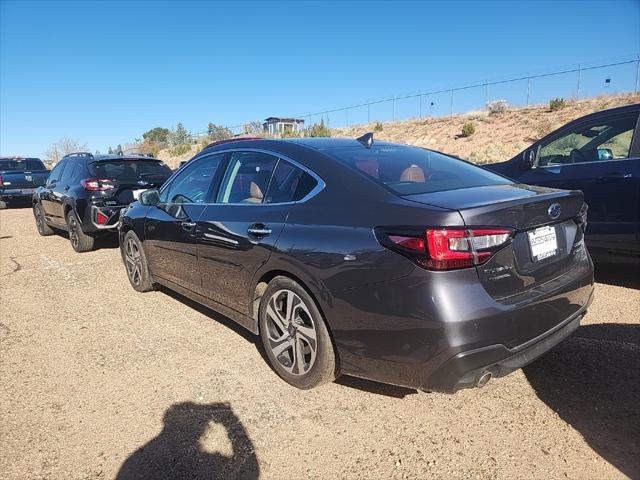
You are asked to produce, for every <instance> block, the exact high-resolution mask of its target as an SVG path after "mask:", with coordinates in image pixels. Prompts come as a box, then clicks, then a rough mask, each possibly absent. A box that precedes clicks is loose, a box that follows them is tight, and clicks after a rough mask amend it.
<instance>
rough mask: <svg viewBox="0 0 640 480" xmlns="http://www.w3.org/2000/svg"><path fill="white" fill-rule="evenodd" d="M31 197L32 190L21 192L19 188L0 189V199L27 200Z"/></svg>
mask: <svg viewBox="0 0 640 480" xmlns="http://www.w3.org/2000/svg"><path fill="white" fill-rule="evenodd" d="M32 198H33V192H30V193H29V192H26V193H23V192H22V191H20V189H15V190H0V200H2V201H4V202H7V201H12V200H13V201H20V202H29V201H31V199H32Z"/></svg>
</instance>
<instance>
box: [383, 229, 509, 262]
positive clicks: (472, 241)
mask: <svg viewBox="0 0 640 480" xmlns="http://www.w3.org/2000/svg"><path fill="white" fill-rule="evenodd" d="M376 233H377V234H378V238H379V240H380V241H381V243H382V244H383V245H384V246H386V247H388V248H391V249H392V250H395V251H397V252H398V253H401V254H402V255H404V256H406V257H409V258H411V259H412V260H413V261H414V262H415V263H416V264H417V265H418V266H420V267H422V268H427V269H430V270H452V269H456V268H466V267H472V266H475V265H481V264H483V263H485V262H486V261H487V260H489V258H491V256H492V255H493V254H494V253H495V252H497V251H498V250H500V249H501V248H502V247H504V246H505V245H507V244H508V243H509V242H510V241H511V238H512V236H513V230H512V229H510V228H489V229H487V228H477V229H476V228H471V229H460V228H439V229H428V230H426V231H424V232H420V233H417V234H414V233H408V234H406V235H400V234H398V232H397V231H394V232H393V233H391V232H385V231H384V229H383V230H378V229H377V230H376Z"/></svg>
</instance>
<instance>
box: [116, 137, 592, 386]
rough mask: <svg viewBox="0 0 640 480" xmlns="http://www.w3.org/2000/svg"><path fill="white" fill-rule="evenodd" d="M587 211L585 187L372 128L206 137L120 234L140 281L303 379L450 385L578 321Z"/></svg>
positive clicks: (289, 376) (499, 365)
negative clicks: (219, 323)
mask: <svg viewBox="0 0 640 480" xmlns="http://www.w3.org/2000/svg"><path fill="white" fill-rule="evenodd" d="M586 210H587V209H586V205H585V204H584V202H583V197H582V193H581V192H579V191H562V190H554V189H549V188H544V187H533V186H528V185H522V184H517V183H514V182H513V181H511V180H508V179H506V178H504V177H502V176H500V175H498V174H495V173H492V172H489V171H487V170H484V169H482V168H479V167H477V166H475V165H472V164H469V163H466V162H464V161H462V160H459V159H456V158H452V157H449V156H447V155H443V154H442V153H438V152H434V151H430V150H425V149H422V148H415V147H409V146H404V145H396V144H391V143H384V142H378V141H374V139H373V136H372V135H371V134H367V135H365V136H363V137H361V138H359V139H357V140H352V139H314V138H305V139H289V140H273V139H244V140H242V139H240V140H234V141H225V142H220V143H216V144H212V145H210V146H209V147H207V148H205V149H204V150H203V151H202V152H200V153H199V154H198V155H196V156H195V157H194V158H193V159H191V160H190V161H189V162H187V163H186V164H185V165H184V166H182V167H181V168H180V169H179V170H178V171H176V172H175V173H174V174H173V176H172V177H171V178H170V179H169V180H168V181H167V182H166V183H165V184H164V185H163V186H162V188H161V189H160V190H155V189H152V190H147V191H146V192H143V193H142V194H141V195H140V200H139V201H138V202H135V203H133V204H131V205H130V207H129V208H128V209H126V210H124V211H123V212H122V214H121V219H120V227H119V228H120V245H121V251H122V258H123V261H124V264H125V266H126V271H127V274H128V277H129V280H130V282H131V284H132V286H133V288H135V289H136V290H138V291H142V292H144V291H148V290H151V289H152V288H154V287H155V286H157V285H163V286H165V287H167V288H169V289H172V290H175V291H177V292H179V293H181V294H183V295H185V296H187V297H190V298H191V299H194V300H195V301H197V302H200V303H202V304H204V305H207V306H209V307H210V308H212V309H215V310H216V311H218V312H221V313H223V314H225V315H227V316H228V317H230V318H232V319H233V320H235V321H237V322H238V323H239V324H241V325H243V326H244V327H246V328H247V329H249V330H251V331H252V332H253V333H255V334H257V335H260V337H261V340H262V343H263V345H264V349H265V352H266V356H267V358H268V359H269V361H270V363H271V366H272V367H273V369H274V370H275V372H276V373H277V374H278V375H280V377H282V378H283V379H284V380H285V381H287V382H289V383H290V384H292V385H295V386H296V387H299V388H312V387H315V386H317V385H320V384H322V383H324V382H327V381H331V380H333V379H334V378H336V377H337V376H338V375H340V374H348V375H354V376H357V377H362V378H367V379H371V380H376V381H380V382H386V383H391V384H396V385H401V386H407V387H414V388H418V389H423V390H436V391H444V392H455V391H456V390H458V389H461V388H467V387H474V386H482V385H484V384H485V383H486V382H487V381H489V380H490V379H491V378H492V377H500V376H503V375H505V374H507V373H509V372H511V371H513V370H515V369H518V368H520V367H522V366H523V365H526V364H527V363H529V362H531V361H533V360H534V359H535V358H537V357H538V356H540V355H541V354H543V353H544V352H546V351H547V350H549V349H550V348H552V347H553V346H554V345H556V344H557V343H558V342H560V341H562V340H563V339H564V338H565V337H567V336H568V335H570V334H571V333H572V332H573V331H574V330H575V329H576V328H578V326H579V324H580V319H581V317H582V316H583V315H584V314H585V312H586V310H587V307H588V305H589V303H590V301H591V297H592V294H593V265H592V263H591V259H590V258H589V255H588V253H587V250H586V249H585V246H584V229H585V226H586Z"/></svg>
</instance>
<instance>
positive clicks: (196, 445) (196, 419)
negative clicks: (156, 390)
mask: <svg viewBox="0 0 640 480" xmlns="http://www.w3.org/2000/svg"><path fill="white" fill-rule="evenodd" d="M214 424H219V425H221V426H222V427H224V430H225V432H226V434H227V437H228V440H229V443H230V444H231V447H232V452H231V454H230V455H225V454H222V453H220V451H219V450H216V445H209V443H210V439H205V436H206V433H207V431H208V430H209V428H210V427H212V426H213V425H214ZM204 446H206V447H207V450H205V449H204V448H203V447H204ZM217 447H218V448H221V447H222V445H218V446H217ZM259 476H260V468H259V466H258V459H257V457H256V453H255V449H254V446H253V443H252V442H251V439H250V438H249V436H248V435H247V432H246V430H245V428H244V426H243V425H242V422H241V421H240V420H239V419H238V417H237V416H236V415H235V413H234V412H233V410H232V408H231V406H230V405H229V404H228V403H211V404H206V405H202V404H196V403H191V402H185V403H179V404H175V405H172V406H171V407H170V408H169V409H168V410H167V411H166V412H165V414H164V428H163V429H162V431H161V432H160V434H159V435H158V436H157V437H156V438H154V439H153V440H151V441H150V442H149V443H147V444H145V445H143V446H142V447H140V448H139V449H138V450H136V451H135V452H133V453H132V454H131V456H130V457H129V458H127V460H126V461H125V462H124V463H123V464H122V467H121V468H120V471H119V472H118V475H117V477H116V479H117V480H130V479H145V480H156V479H158V480H160V479H163V480H164V479H175V480H178V479H180V480H182V479H185V480H187V479H189V480H205V479H206V480H212V479H248V480H250V479H257V478H258V477H259Z"/></svg>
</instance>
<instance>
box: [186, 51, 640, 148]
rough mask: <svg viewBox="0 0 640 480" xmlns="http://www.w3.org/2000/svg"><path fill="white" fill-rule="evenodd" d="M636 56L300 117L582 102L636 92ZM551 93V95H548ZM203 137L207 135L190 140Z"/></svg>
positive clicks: (358, 119) (639, 57)
mask: <svg viewBox="0 0 640 480" xmlns="http://www.w3.org/2000/svg"><path fill="white" fill-rule="evenodd" d="M639 83H640V54H636V55H634V56H630V57H629V56H628V57H622V58H616V59H610V60H607V61H600V62H592V63H583V64H579V65H573V66H568V67H565V68H559V69H555V70H552V71H540V72H530V73H526V74H520V75H512V76H509V77H505V78H498V79H493V80H483V81H475V82H470V83H467V84H462V85H458V86H448V87H441V88H434V89H431V90H420V91H417V92H413V93H408V94H405V95H398V96H392V97H385V98H379V99H374V100H369V101H363V102H360V103H354V104H351V105H346V106H340V107H334V108H327V109H324V110H319V111H315V112H299V113H298V114H297V115H291V116H290V117H292V118H302V119H304V120H305V123H306V125H307V126H309V125H313V124H314V123H320V121H324V123H325V124H326V125H328V126H330V127H332V128H340V127H348V126H351V125H356V124H369V123H372V122H377V121H380V122H388V121H396V120H406V119H410V118H425V117H433V116H447V115H454V114H456V113H460V112H467V111H471V110H478V109H482V108H485V107H486V105H487V104H488V103H490V102H491V101H495V100H498V99H500V100H505V101H506V102H507V103H508V104H509V105H511V106H529V105H533V104H541V103H548V102H549V101H550V100H551V99H552V98H565V99H570V98H573V99H580V98H585V97H593V96H597V95H603V94H613V93H623V92H632V91H633V92H636V93H637V92H638V91H639V89H640V85H639ZM551 92H552V93H551ZM247 125H249V122H248V123H246V124H242V125H232V126H227V127H226V128H228V129H229V130H230V131H231V132H232V133H234V134H242V133H246V130H247V128H246V126H247ZM194 135H195V136H196V137H205V136H206V135H207V132H199V133H196V134H194Z"/></svg>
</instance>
